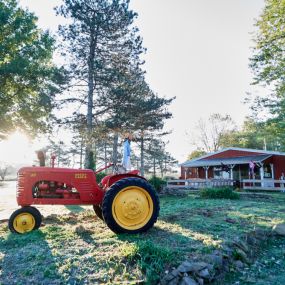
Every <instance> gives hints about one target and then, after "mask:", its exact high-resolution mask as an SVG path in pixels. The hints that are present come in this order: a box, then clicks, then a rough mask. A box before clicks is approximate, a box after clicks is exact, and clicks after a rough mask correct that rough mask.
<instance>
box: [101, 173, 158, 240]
mask: <svg viewBox="0 0 285 285" xmlns="http://www.w3.org/2000/svg"><path fill="white" fill-rule="evenodd" d="M102 211H103V217H104V220H105V222H106V224H107V225H108V227H109V228H110V229H111V230H112V231H113V232H115V233H134V234H135V233H141V232H144V231H147V230H148V229H150V228H151V227H152V226H153V225H154V223H155V222H156V220H157V217H158V214H159V199H158V196H157V194H156V192H155V190H154V189H153V188H152V186H151V185H150V184H149V183H148V182H147V181H145V180H144V179H141V178H136V177H131V178H124V179H121V180H119V181H118V182H116V183H115V184H113V185H112V186H111V187H110V189H109V190H108V191H107V192H106V194H105V196H104V199H103V205H102Z"/></svg>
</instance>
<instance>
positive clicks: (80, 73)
mask: <svg viewBox="0 0 285 285" xmlns="http://www.w3.org/2000/svg"><path fill="white" fill-rule="evenodd" d="M57 11H58V13H59V14H60V15H63V16H64V17H66V18H70V19H71V21H72V23H71V24H69V25H68V26H65V27H60V34H61V35H62V37H63V42H64V43H65V44H67V45H66V48H67V50H66V51H67V53H68V55H69V57H70V59H71V61H72V64H71V66H70V71H72V73H73V77H74V78H75V79H76V82H74V85H73V86H81V87H83V88H84V87H86V89H85V95H84V96H83V97H81V98H78V99H76V98H74V100H73V101H76V100H77V101H79V102H80V103H81V104H82V103H85V104H86V107H87V114H86V126H87V138H88V139H87V142H86V156H85V167H88V166H89V165H88V164H89V162H90V159H89V158H90V152H91V150H92V132H93V129H94V120H95V121H96V117H95V119H94V115H102V114H104V113H105V111H106V109H105V108H103V110H102V109H100V110H99V111H98V112H97V114H95V113H96V112H94V110H95V108H98V104H97V100H94V95H97V98H99V97H100V95H102V94H104V92H106V85H107V84H108V83H110V82H112V71H113V67H114V62H116V60H117V58H120V59H121V58H124V59H125V63H124V64H125V65H127V64H129V63H131V62H138V56H139V54H140V53H141V51H142V48H141V39H140V37H139V36H137V32H138V30H137V28H135V27H133V21H134V19H135V17H136V14H135V13H134V12H133V11H131V10H130V9H129V1H128V0H112V1H108V0H96V1H94V0H83V1H82V0H64V4H63V5H62V6H61V7H59V8H58V9H57ZM74 81H75V80H74ZM97 98H96V99H97Z"/></svg>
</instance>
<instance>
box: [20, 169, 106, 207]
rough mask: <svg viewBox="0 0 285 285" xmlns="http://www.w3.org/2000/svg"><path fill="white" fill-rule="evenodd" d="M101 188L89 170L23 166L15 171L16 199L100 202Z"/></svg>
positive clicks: (52, 201)
mask: <svg viewBox="0 0 285 285" xmlns="http://www.w3.org/2000/svg"><path fill="white" fill-rule="evenodd" d="M103 196H104V192H103V191H102V189H101V188H100V187H99V186H98V184H97V183H96V178H95V175H94V172H93V171H92V170H78V169H65V168H49V167H24V168H21V169H20V170H19V172H18V185H17V202H18V204H19V205H21V206H24V205H31V204H61V205H75V204H76V205H78V204H91V205H92V204H100V203H101V202H102V199H103Z"/></svg>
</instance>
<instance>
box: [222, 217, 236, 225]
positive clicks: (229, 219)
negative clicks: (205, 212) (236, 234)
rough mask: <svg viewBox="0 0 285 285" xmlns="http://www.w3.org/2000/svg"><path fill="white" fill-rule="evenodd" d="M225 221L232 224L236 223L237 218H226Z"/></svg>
mask: <svg viewBox="0 0 285 285" xmlns="http://www.w3.org/2000/svg"><path fill="white" fill-rule="evenodd" d="M224 221H225V222H227V223H230V224H235V223H236V222H237V221H236V220H234V219H231V218H226V219H225V220H224Z"/></svg>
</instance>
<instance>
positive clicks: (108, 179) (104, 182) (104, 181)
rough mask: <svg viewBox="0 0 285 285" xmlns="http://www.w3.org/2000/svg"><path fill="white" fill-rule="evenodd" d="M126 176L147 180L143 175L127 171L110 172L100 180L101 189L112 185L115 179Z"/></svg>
mask: <svg viewBox="0 0 285 285" xmlns="http://www.w3.org/2000/svg"><path fill="white" fill-rule="evenodd" d="M128 177H136V178H141V179H143V180H145V181H147V180H146V179H145V178H144V177H143V176H140V175H138V174H137V173H132V172H128V173H120V174H112V175H108V176H105V177H104V178H103V179H102V181H101V184H102V188H103V190H105V191H106V190H107V189H108V188H109V187H110V186H112V185H113V184H114V183H116V182H117V181H119V180H121V179H124V178H128Z"/></svg>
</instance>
